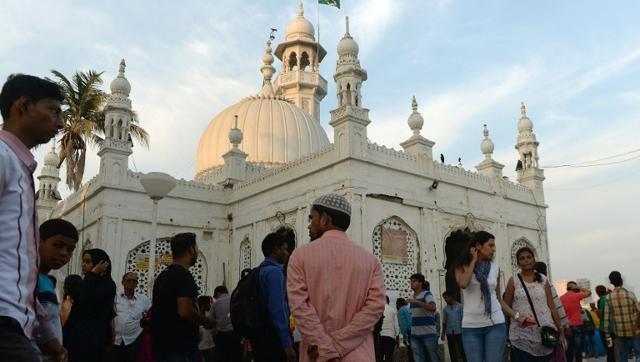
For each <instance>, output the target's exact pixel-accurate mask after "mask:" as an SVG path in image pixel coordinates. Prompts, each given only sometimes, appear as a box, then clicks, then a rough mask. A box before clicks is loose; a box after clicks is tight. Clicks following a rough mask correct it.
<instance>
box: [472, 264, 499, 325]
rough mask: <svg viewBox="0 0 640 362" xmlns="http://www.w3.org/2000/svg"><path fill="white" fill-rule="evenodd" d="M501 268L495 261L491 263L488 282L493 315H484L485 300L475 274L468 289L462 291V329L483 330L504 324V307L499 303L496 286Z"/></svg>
mask: <svg viewBox="0 0 640 362" xmlns="http://www.w3.org/2000/svg"><path fill="white" fill-rule="evenodd" d="M499 272H500V268H498V264H496V262H495V261H491V269H490V270H489V276H488V277H487V282H488V284H489V294H491V315H490V316H488V315H486V314H485V313H484V299H483V298H482V291H480V282H479V281H478V279H477V278H476V275H475V274H471V281H470V282H469V285H468V286H467V288H466V289H462V305H464V308H463V310H462V328H482V327H489V326H492V325H495V324H500V323H504V322H505V319H504V313H502V306H501V305H500V302H498V297H497V295H496V286H497V285H498V273H499Z"/></svg>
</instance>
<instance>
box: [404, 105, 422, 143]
mask: <svg viewBox="0 0 640 362" xmlns="http://www.w3.org/2000/svg"><path fill="white" fill-rule="evenodd" d="M411 109H412V110H413V112H411V115H410V116H409V119H408V120H407V123H408V124H409V128H411V130H412V131H413V135H414V136H418V135H420V130H422V126H423V125H424V118H423V117H422V115H421V114H420V112H418V102H417V101H416V96H413V99H412V100H411Z"/></svg>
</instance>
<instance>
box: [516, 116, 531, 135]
mask: <svg viewBox="0 0 640 362" xmlns="http://www.w3.org/2000/svg"><path fill="white" fill-rule="evenodd" d="M518 131H520V132H527V131H529V132H531V131H533V122H531V120H530V119H529V117H527V116H526V115H525V116H522V117H520V120H519V121H518Z"/></svg>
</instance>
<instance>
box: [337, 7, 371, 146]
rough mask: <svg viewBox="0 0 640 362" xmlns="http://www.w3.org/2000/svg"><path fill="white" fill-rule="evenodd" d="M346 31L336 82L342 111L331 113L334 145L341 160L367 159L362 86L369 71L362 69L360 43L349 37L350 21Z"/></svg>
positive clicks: (366, 118)
mask: <svg viewBox="0 0 640 362" xmlns="http://www.w3.org/2000/svg"><path fill="white" fill-rule="evenodd" d="M345 23H346V31H345V34H344V36H343V37H342V40H340V42H339V43H338V62H337V65H336V73H335V74H334V76H333V79H334V80H335V82H336V95H337V97H338V108H336V109H335V110H333V111H331V122H329V124H330V125H331V126H333V128H334V131H333V136H334V144H335V145H336V148H337V150H338V154H339V155H340V156H344V155H349V154H352V155H363V154H364V152H365V150H366V148H367V125H368V124H369V123H371V121H370V120H369V110H368V109H366V108H364V107H363V106H362V82H364V81H365V80H367V71H366V70H364V69H363V68H362V67H361V66H360V60H359V59H358V51H359V48H358V43H356V41H355V40H353V38H352V37H351V34H349V17H347V18H346V20H345Z"/></svg>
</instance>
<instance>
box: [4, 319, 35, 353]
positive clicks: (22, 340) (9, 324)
mask: <svg viewBox="0 0 640 362" xmlns="http://www.w3.org/2000/svg"><path fill="white" fill-rule="evenodd" d="M0 356H1V357H0V359H1V360H3V361H24V362H39V361H40V357H39V356H38V353H37V352H36V350H35V349H34V348H33V345H31V341H30V340H29V338H27V336H25V335H24V332H23V331H22V327H21V326H20V324H19V323H18V321H16V320H15V319H13V318H10V317H0Z"/></svg>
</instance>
